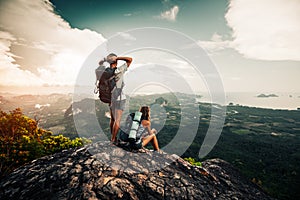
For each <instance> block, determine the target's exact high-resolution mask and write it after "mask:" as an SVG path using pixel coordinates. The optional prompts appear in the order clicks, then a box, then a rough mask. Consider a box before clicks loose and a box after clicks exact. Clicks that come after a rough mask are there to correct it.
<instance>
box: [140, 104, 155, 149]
mask: <svg viewBox="0 0 300 200" xmlns="http://www.w3.org/2000/svg"><path fill="white" fill-rule="evenodd" d="M140 112H141V113H142V118H141V126H143V127H144V130H145V131H144V132H143V134H142V136H141V139H142V146H143V147H144V146H146V145H147V144H148V143H149V142H151V144H152V146H153V148H154V150H156V151H159V146H158V140H157V137H156V134H157V131H156V130H155V129H154V128H153V129H151V121H150V119H151V117H150V107H149V106H142V107H141V108H140Z"/></svg>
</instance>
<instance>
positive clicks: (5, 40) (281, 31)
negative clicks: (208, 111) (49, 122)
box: [0, 0, 300, 93]
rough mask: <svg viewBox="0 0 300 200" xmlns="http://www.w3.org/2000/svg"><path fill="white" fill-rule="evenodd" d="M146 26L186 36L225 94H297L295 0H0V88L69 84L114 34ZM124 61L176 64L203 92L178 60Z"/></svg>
mask: <svg viewBox="0 0 300 200" xmlns="http://www.w3.org/2000/svg"><path fill="white" fill-rule="evenodd" d="M143 27H160V28H166V29H170V30H174V31H177V32H179V33H182V34H184V35H186V36H188V37H189V38H191V39H192V40H193V41H194V42H195V44H197V45H199V46H200V47H202V48H203V49H205V52H206V53H207V55H208V56H209V58H210V59H211V60H212V62H213V63H214V64H215V67H216V69H217V71H218V72H219V75H220V78H221V80H222V83H223V85H224V90H225V91H226V92H235V91H237V92H257V93H260V92H266V93H276V92H299V91H300V84H299V77H300V69H299V68H300V1H299V0H288V1H287V0H197V1H195V0H153V1H143V0H131V1H124V0H123V1H121V0H111V1H102V0H86V1H82V0H72V1H62V0H50V1H49V0H43V1H42V0H31V1H24V0H0V86H1V87H8V86H19V87H24V88H25V87H26V86H45V85H47V86H49V85H50V86H53V85H59V86H64V85H74V84H75V82H76V78H77V77H78V74H79V72H80V70H81V68H82V66H83V63H84V62H85V61H86V59H87V58H88V56H89V55H90V54H91V53H92V52H93V51H94V50H95V48H97V47H98V46H99V45H101V44H103V43H104V42H105V41H108V40H109V38H111V37H113V36H114V35H116V34H119V35H120V34H123V36H126V37H127V39H128V40H132V41H133V40H135V38H134V37H131V36H130V35H128V34H127V35H126V34H124V33H125V32H126V31H128V30H132V29H136V28H143ZM155 39H156V38H151V35H149V40H150V41H151V40H152V41H154V40H155ZM174 43H175V44H176V40H175V41H174ZM122 45H126V44H122ZM117 53H118V52H117ZM101 55H102V54H101ZM99 56H100V54H99ZM128 56H132V57H133V58H134V62H133V63H132V68H133V69H132V71H134V69H139V67H142V66H149V65H154V64H158V63H159V64H160V65H161V64H163V65H165V66H175V67H174V69H175V71H177V72H178V73H179V74H181V75H183V76H184V77H185V79H188V82H189V84H191V85H193V86H194V87H196V89H199V90H202V89H204V90H205V83H204V80H203V79H200V78H199V77H198V76H195V72H194V71H193V67H192V66H191V65H190V63H187V62H186V60H183V59H182V58H180V57H178V56H174V55H172V54H170V53H166V52H159V51H157V50H145V49H144V50H139V51H132V52H130V53H128ZM95 66H96V65H95ZM151 69H152V70H153V68H151V67H150V68H149V69H148V70H151ZM139 71H140V70H137V72H136V75H137V76H139V74H138V72H139ZM145 71H147V69H146V68H145ZM140 73H141V72H140ZM132 74H134V73H132ZM145 74H146V73H145ZM128 76H129V75H128ZM134 77H136V76H131V78H134ZM91 79H92V78H91ZM127 80H130V76H129V77H127Z"/></svg>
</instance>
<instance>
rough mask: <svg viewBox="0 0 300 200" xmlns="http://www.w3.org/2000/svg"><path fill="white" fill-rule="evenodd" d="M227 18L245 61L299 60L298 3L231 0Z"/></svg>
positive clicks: (290, 1) (235, 44)
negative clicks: (248, 59) (245, 58)
mask: <svg viewBox="0 0 300 200" xmlns="http://www.w3.org/2000/svg"><path fill="white" fill-rule="evenodd" d="M225 18H226V20H227V23H228V26H229V27H231V28H232V30H233V35H232V36H233V38H234V39H233V42H232V45H231V46H234V48H235V49H236V50H237V51H238V52H239V53H241V54H243V55H244V56H245V57H247V58H252V59H260V60H297V61H299V60H300V53H299V52H300V21H299V19H300V1H299V0H289V1H286V0H264V1H261V0H231V1H230V3H229V8H228V11H227V13H226V15H225Z"/></svg>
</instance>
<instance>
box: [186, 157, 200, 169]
mask: <svg viewBox="0 0 300 200" xmlns="http://www.w3.org/2000/svg"><path fill="white" fill-rule="evenodd" d="M184 160H185V161H188V162H189V163H190V164H191V165H194V166H198V167H201V165H202V164H201V162H197V161H195V159H194V158H191V157H189V158H184Z"/></svg>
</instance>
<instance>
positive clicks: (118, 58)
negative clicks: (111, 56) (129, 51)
mask: <svg viewBox="0 0 300 200" xmlns="http://www.w3.org/2000/svg"><path fill="white" fill-rule="evenodd" d="M117 60H124V61H125V62H126V63H127V67H129V65H130V64H131V62H132V58H131V57H117Z"/></svg>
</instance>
